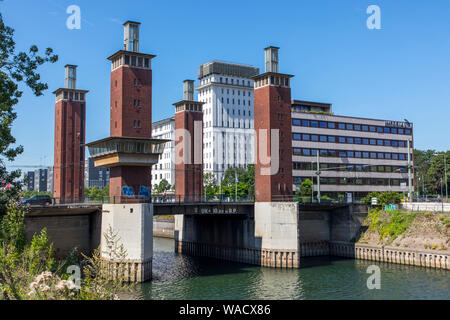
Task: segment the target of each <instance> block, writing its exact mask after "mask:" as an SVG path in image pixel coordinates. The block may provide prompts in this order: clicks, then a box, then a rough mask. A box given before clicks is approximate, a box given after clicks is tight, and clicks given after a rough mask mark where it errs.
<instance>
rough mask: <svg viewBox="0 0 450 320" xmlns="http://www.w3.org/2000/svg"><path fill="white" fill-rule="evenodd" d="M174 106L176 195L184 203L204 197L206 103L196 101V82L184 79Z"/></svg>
mask: <svg viewBox="0 0 450 320" xmlns="http://www.w3.org/2000/svg"><path fill="white" fill-rule="evenodd" d="M183 88H184V90H183V91H184V99H183V100H181V101H180V102H177V103H174V106H175V195H176V196H177V200H179V201H182V202H190V201H193V202H196V201H201V200H202V198H203V110H202V105H203V102H198V101H194V81H193V80H185V81H184V82H183Z"/></svg>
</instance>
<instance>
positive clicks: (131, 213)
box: [101, 203, 153, 282]
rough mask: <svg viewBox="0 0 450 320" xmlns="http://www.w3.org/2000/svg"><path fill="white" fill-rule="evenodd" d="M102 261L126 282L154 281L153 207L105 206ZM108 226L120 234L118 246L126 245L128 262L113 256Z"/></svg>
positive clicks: (141, 205) (143, 205)
mask: <svg viewBox="0 0 450 320" xmlns="http://www.w3.org/2000/svg"><path fill="white" fill-rule="evenodd" d="M102 211H103V212H102V227H101V231H102V239H101V250H102V258H103V259H104V260H105V262H106V265H107V266H108V267H109V268H111V267H112V268H113V269H114V270H119V271H120V272H121V273H122V276H123V277H124V278H125V281H135V282H144V281H147V280H150V279H151V278H152V259H153V204H151V203H136V204H104V205H103V208H102ZM109 227H111V228H112V231H113V233H114V234H117V240H118V241H117V243H116V245H117V246H120V245H123V247H124V249H125V250H126V252H127V255H126V257H125V259H119V258H118V257H117V256H114V254H111V249H110V248H108V243H107V241H106V239H105V234H106V233H107V232H108V229H109Z"/></svg>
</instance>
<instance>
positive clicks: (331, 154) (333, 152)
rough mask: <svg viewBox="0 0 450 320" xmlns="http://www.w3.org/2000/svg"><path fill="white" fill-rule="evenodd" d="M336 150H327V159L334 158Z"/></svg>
mask: <svg viewBox="0 0 450 320" xmlns="http://www.w3.org/2000/svg"><path fill="white" fill-rule="evenodd" d="M336 155H337V154H336V150H328V156H329V157H336Z"/></svg>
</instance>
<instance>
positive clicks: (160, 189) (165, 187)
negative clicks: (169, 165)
mask: <svg viewBox="0 0 450 320" xmlns="http://www.w3.org/2000/svg"><path fill="white" fill-rule="evenodd" d="M170 189H171V185H170V183H169V181H167V180H166V179H162V180H161V181H160V182H159V184H155V185H154V187H153V192H154V193H155V194H162V193H164V192H166V191H169V190H170Z"/></svg>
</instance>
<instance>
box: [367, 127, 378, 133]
mask: <svg viewBox="0 0 450 320" xmlns="http://www.w3.org/2000/svg"><path fill="white" fill-rule="evenodd" d="M369 129H370V132H376V131H377V129H376V128H375V126H370V127H369Z"/></svg>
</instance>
